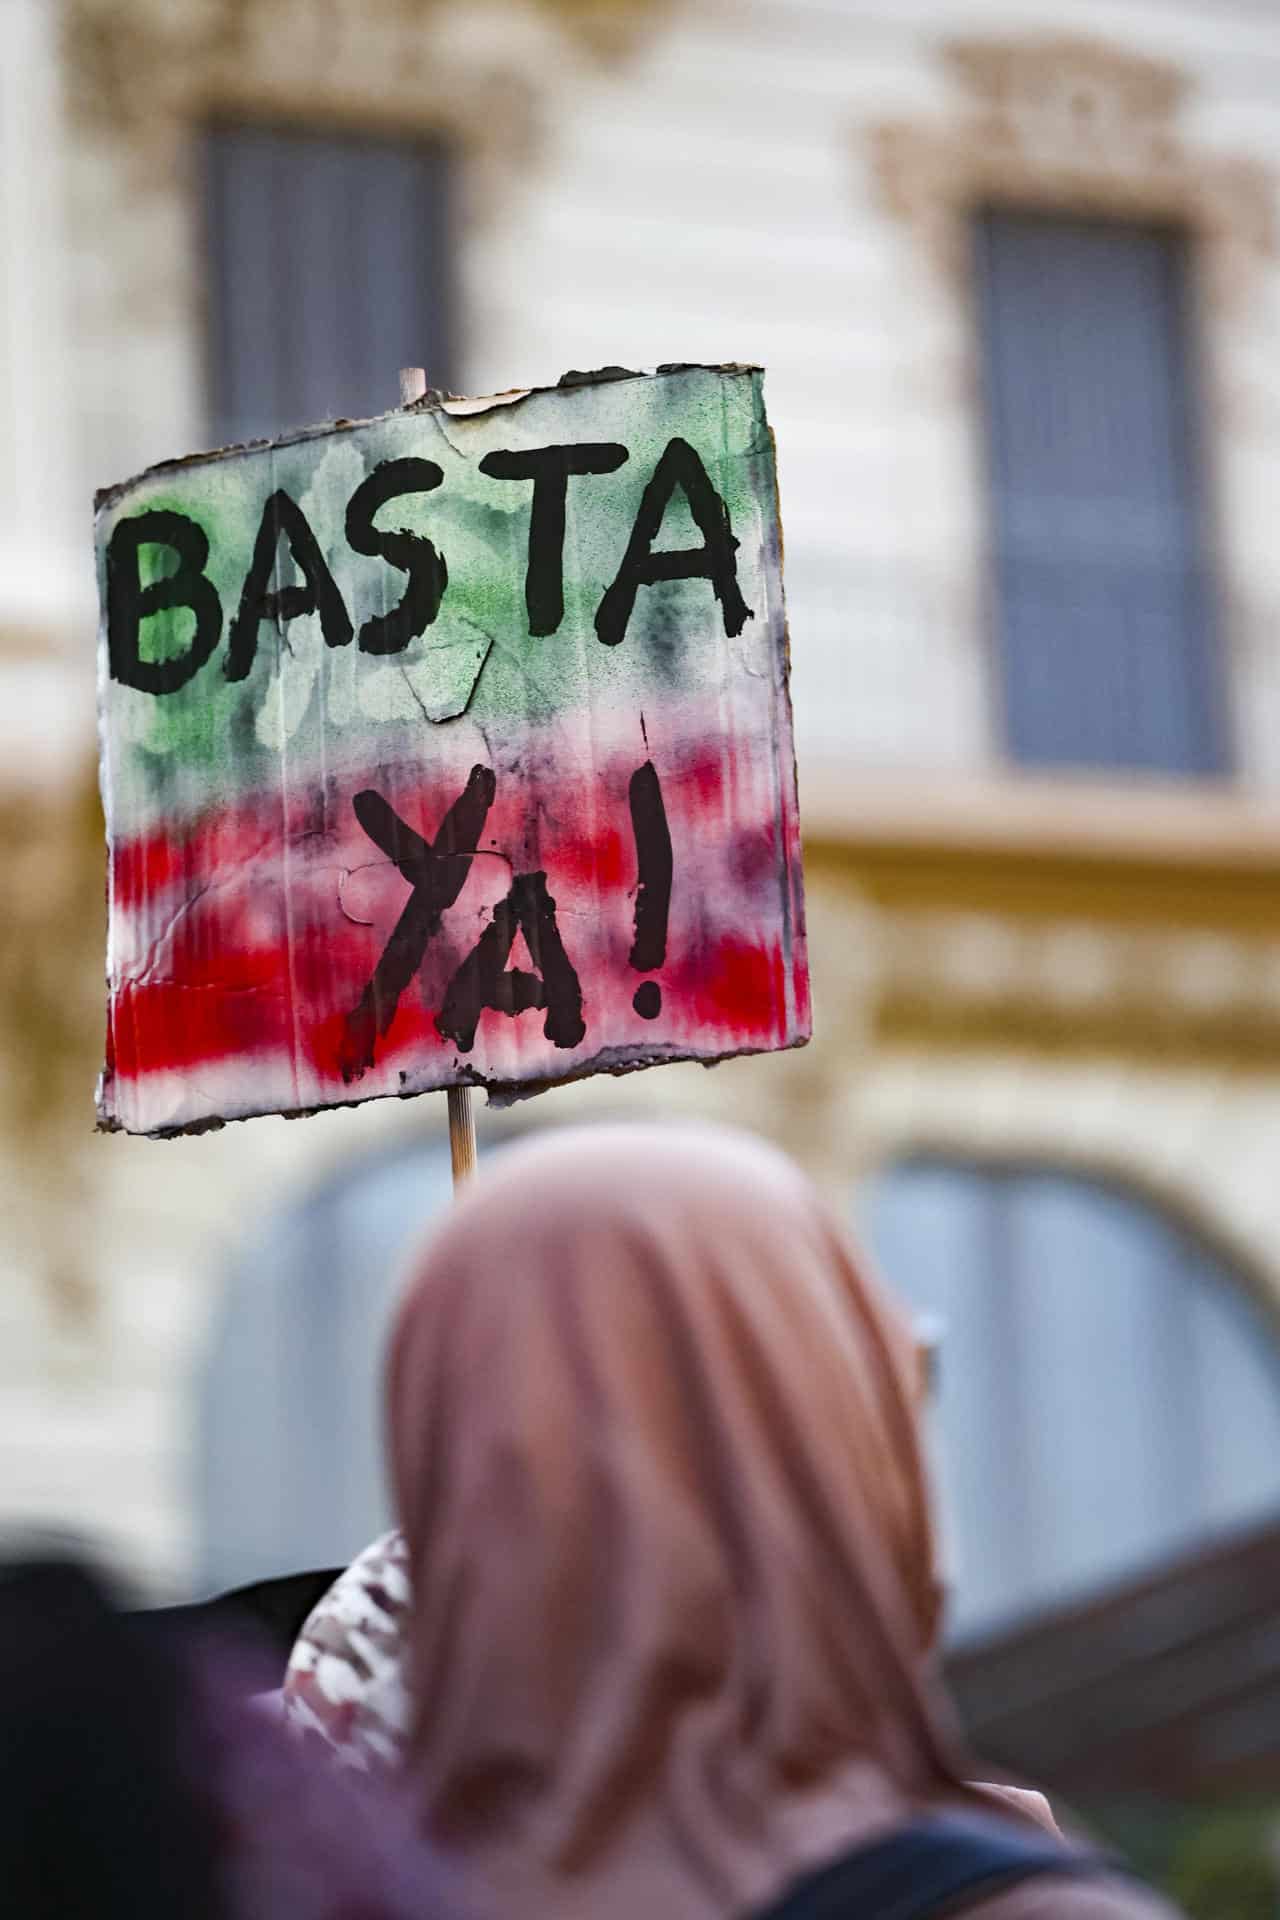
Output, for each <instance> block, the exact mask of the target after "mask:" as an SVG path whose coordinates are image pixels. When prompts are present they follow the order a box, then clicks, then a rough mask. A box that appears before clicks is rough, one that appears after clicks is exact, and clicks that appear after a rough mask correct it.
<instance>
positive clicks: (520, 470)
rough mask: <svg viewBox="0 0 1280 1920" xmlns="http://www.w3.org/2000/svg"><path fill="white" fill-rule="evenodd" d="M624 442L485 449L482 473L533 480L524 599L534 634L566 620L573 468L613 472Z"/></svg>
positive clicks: (624, 454)
mask: <svg viewBox="0 0 1280 1920" xmlns="http://www.w3.org/2000/svg"><path fill="white" fill-rule="evenodd" d="M626 457H627V450H626V448H625V447H620V446H618V445H617V444H616V443H614V442H611V441H608V440H604V441H598V442H595V443H592V442H590V441H584V442H583V443H582V444H581V445H579V446H573V447H531V448H529V449H528V450H527V451H526V452H524V453H486V455H485V456H484V459H483V460H482V461H481V462H480V471H481V473H487V474H489V475H491V477H492V478H493V479H495V480H532V482H533V505H532V506H531V508H530V509H529V567H528V571H527V573H526V574H525V581H524V598H525V605H526V606H527V607H528V609H529V631H530V633H532V634H538V635H542V634H547V633H554V632H555V631H556V629H557V627H558V626H559V625H560V622H561V621H562V620H563V619H564V513H565V501H566V499H567V497H568V492H569V475H570V474H571V473H616V472H617V470H618V468H619V467H620V466H621V465H622V463H623V461H624V460H625V459H626Z"/></svg>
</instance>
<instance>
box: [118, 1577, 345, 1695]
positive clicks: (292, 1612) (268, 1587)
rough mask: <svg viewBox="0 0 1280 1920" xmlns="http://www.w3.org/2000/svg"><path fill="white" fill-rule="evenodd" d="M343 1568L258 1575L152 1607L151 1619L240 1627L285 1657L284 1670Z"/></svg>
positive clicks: (181, 1624)
mask: <svg viewBox="0 0 1280 1920" xmlns="http://www.w3.org/2000/svg"><path fill="white" fill-rule="evenodd" d="M345 1571H346V1569H345V1568H343V1567H326V1568H324V1569H323V1570H322V1571H320V1572H317V1573H293V1574H286V1575H284V1576H283V1577H282V1578H280V1579H276V1580H255V1581H254V1582H253V1584H252V1585H251V1586H247V1587H235V1588H233V1590H232V1591H231V1592H230V1593H220V1594H217V1595H215V1596H214V1598H213V1599H210V1600H196V1601H191V1602H189V1603H188V1604H187V1605H185V1606H176V1607H151V1608H148V1609H147V1613H146V1618H147V1619H149V1620H153V1621H155V1622H157V1623H158V1624H164V1625H170V1626H175V1627H178V1628H181V1629H184V1630H185V1629H187V1628H195V1629H197V1630H199V1629H203V1628H205V1627H212V1628H215V1629H216V1628H219V1627H226V1628H228V1629H230V1630H232V1631H234V1630H235V1629H236V1628H240V1629H241V1630H243V1631H245V1632H251V1633H253V1634H254V1635H255V1636H256V1637H257V1638H258V1639H259V1640H261V1641H263V1642H264V1643H265V1644H266V1646H267V1647H268V1648H270V1649H271V1650H272V1651H273V1652H274V1653H275V1654H276V1655H277V1656H278V1657H279V1660H280V1671H281V1674H282V1675H283V1673H284V1668H285V1664H286V1662H287V1661H288V1658H289V1655H290V1653H291V1652H292V1651H293V1643H294V1641H295V1640H296V1639H297V1637H298V1635H299V1634H300V1633H301V1631H302V1628H303V1626H304V1624H305V1623H306V1619H307V1615H308V1614H309V1613H310V1612H311V1609H312V1608H313V1607H314V1606H316V1605H318V1603H319V1602H320V1601H321V1600H322V1599H323V1598H324V1596H325V1594H326V1593H327V1592H328V1591H329V1588H330V1587H331V1586H332V1585H333V1583H334V1581H335V1580H336V1579H337V1578H338V1575H339V1574H340V1573H343V1572H345Z"/></svg>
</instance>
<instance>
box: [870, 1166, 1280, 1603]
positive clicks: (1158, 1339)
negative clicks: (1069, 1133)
mask: <svg viewBox="0 0 1280 1920" xmlns="http://www.w3.org/2000/svg"><path fill="white" fill-rule="evenodd" d="M867 1224H868V1227H869V1230H870V1239H871V1243H872V1245H873V1247H874V1249H875V1252H876V1255H877V1258H878V1260H879V1263H880V1265H881V1267H882V1269H883V1271H884V1272H885V1274H886V1275H887V1277H888V1279H889V1281H890V1283H891V1285H892V1286H893V1287H894V1288H895V1289H897V1290H898V1291H899V1292H900V1293H901V1294H902V1296H903V1297H904V1299H905V1300H906V1302H907V1303H908V1304H909V1305H910V1306H911V1307H912V1308H913V1309H914V1310H915V1312H916V1313H917V1314H923V1315H927V1316H929V1317H930V1318H931V1319H934V1320H936V1321H937V1322H938V1323H939V1325H940V1346H939V1368H938V1373H939V1389H938V1396H937V1404H936V1409H935V1412H936V1421H937V1431H936V1436H935V1437H936V1442H937V1454H938V1472H939V1480H940V1483H941V1491H942V1500H943V1519H944V1525H945V1533H946V1536H947V1538H948V1539H949V1542H950V1546H951V1552H952V1569H951V1571H952V1575H953V1578H954V1582H955V1601H956V1605H955V1609H954V1615H953V1617H954V1621H955V1625H956V1626H957V1628H958V1629H959V1632H960V1633H961V1635H965V1634H967V1633H970V1632H978V1631H982V1630H986V1629H991V1628H994V1627H995V1626H996V1625H997V1624H1004V1623H1005V1622H1007V1621H1008V1619H1009V1618H1010V1617H1011V1616H1012V1617H1013V1618H1017V1617H1019V1616H1025V1615H1027V1614H1030V1613H1034V1612H1036V1611H1037V1610H1038V1609H1040V1608H1043V1607H1048V1606H1054V1605H1059V1604H1066V1603H1069V1602H1071V1601H1074V1600H1077V1599H1080V1598H1082V1597H1083V1596H1084V1595H1085V1594H1087V1593H1089V1592H1093V1591H1097V1590H1099V1589H1103V1588H1106V1587H1107V1586H1109V1585H1111V1584H1113V1583H1115V1582H1117V1581H1122V1580H1124V1579H1127V1578H1130V1577H1132V1576H1135V1575H1137V1574H1138V1573H1140V1572H1143V1571H1145V1570H1146V1569H1148V1568H1150V1567H1153V1566H1157V1565H1159V1564H1161V1563H1162V1562H1164V1561H1167V1560H1169V1559H1171V1558H1173V1557H1174V1556H1176V1555H1178V1554H1179V1553H1182V1552H1186V1551H1190V1550H1192V1549H1195V1548H1198V1547H1200V1546H1202V1545H1203V1544H1204V1543H1205V1542H1206V1541H1207V1540H1212V1539H1213V1538H1214V1537H1215V1536H1216V1535H1219V1534H1223V1533H1227V1532H1229V1531H1231V1530H1232V1529H1234V1528H1237V1527H1242V1526H1245V1525H1248V1524H1250V1523H1252V1522H1254V1521H1255V1520H1257V1519H1258V1518H1259V1517H1261V1516H1263V1515H1271V1514H1274V1513H1276V1512H1277V1511H1280V1343H1277V1339H1276V1331H1275V1328H1274V1327H1273V1326H1272V1324H1271V1323H1270V1321H1269V1320H1268V1318H1267V1316H1266V1315H1265V1314H1264V1313H1263V1311H1262V1310H1261V1308H1260V1307H1258V1306H1257V1305H1256V1304H1255V1303H1254V1301H1253V1300H1252V1299H1251V1298H1250V1296H1249V1294H1248V1293H1247V1292H1246V1291H1245V1288H1244V1287H1243V1285H1242V1284H1241V1283H1240V1280H1239V1279H1238V1277H1237V1275H1236V1274H1235V1273H1234V1272H1233V1271H1232V1270H1231V1268H1230V1267H1229V1266H1228V1265H1226V1264H1225V1263H1224V1262H1223V1261H1222V1260H1221V1259H1219V1258H1218V1257H1217V1255H1216V1254H1215V1252H1214V1251H1213V1250H1212V1249H1211V1248H1209V1247H1207V1246H1205V1245H1203V1244H1201V1243H1200V1242H1199V1241H1198V1240H1196V1239H1194V1238H1193V1237H1192V1236H1191V1235H1189V1234H1188V1233H1187V1232H1185V1231H1184V1230H1183V1229H1182V1228H1181V1227H1180V1225H1179V1224H1178V1223H1177V1222H1175V1221H1174V1220H1172V1219H1170V1218H1168V1217H1167V1216H1165V1215H1163V1214H1161V1213H1159V1212H1157V1211H1156V1210H1155V1209H1154V1208H1152V1207H1150V1206H1148V1205H1146V1204H1145V1202H1144V1201H1143V1200H1142V1199H1141V1198H1140V1197H1139V1196H1138V1195H1136V1194H1131V1193H1127V1192H1124V1191H1123V1190H1120V1189H1118V1188H1113V1187H1108V1186H1103V1185H1100V1184H1098V1183H1097V1182H1095V1181H1092V1180H1087V1179H1082V1178H1080V1177H1078V1176H1076V1175H1074V1174H1071V1173H1066V1172H1060V1171H1056V1170H1053V1169H1050V1168H1043V1169H1038V1168H1034V1167H1017V1166H1010V1167H1004V1168H983V1167H977V1166H967V1165H965V1164H964V1163H963V1162H947V1161H944V1160H923V1159H922V1160H914V1161H907V1162H904V1163H902V1164H901V1165H899V1166H897V1167H894V1168H892V1169H890V1170H889V1171H888V1172H887V1173H886V1174H885V1175H883V1176H882V1177H881V1179H880V1180H879V1181H878V1182H877V1184H876V1187H875V1189H874V1192H873V1194H872V1196H871V1207H870V1213H869V1216H868V1221H867Z"/></svg>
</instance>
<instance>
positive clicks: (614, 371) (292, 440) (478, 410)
mask: <svg viewBox="0 0 1280 1920" xmlns="http://www.w3.org/2000/svg"><path fill="white" fill-rule="evenodd" d="M763 372H764V368H763V367H762V366H759V365H757V364H756V363H754V362H752V361H749V360H724V361H720V362H718V363H713V362H710V361H699V360H664V361H663V362H662V363H661V365H660V366H656V367H597V368H595V369H594V370H593V371H591V372H587V373H583V372H579V371H577V370H576V369H571V370H570V371H569V372H568V373H562V374H561V376H560V378H559V379H558V380H557V381H555V382H554V383H553V384H552V385H550V386H542V387H509V388H507V389H506V390H505V391H504V392H502V393H490V394H485V395H482V396H478V397H476V398H474V399H470V398H468V397H467V396H466V395H464V394H454V393H445V392H443V391H437V390H436V389H435V388H432V387H428V389H427V391H426V392H425V393H424V394H423V395H421V397H420V398H419V399H417V400H410V401H409V402H408V403H407V404H406V405H405V406H402V407H388V409H387V411H386V412H385V413H373V414H369V415H368V416H367V418H364V419H355V420H348V419H345V418H339V419H337V420H325V421H321V422H320V423H319V424H317V425H316V426H311V427H299V428H298V429H297V430H296V431H294V432H292V433H282V434H278V435H276V436H275V437H274V438H271V439H265V440H240V441H233V442H232V443H231V444H230V445H229V446H225V447H212V448H209V449H207V450H205V451H203V452H201V453H184V454H179V455H178V456H177V457H176V458H173V459H169V460H157V461H156V462H155V463H154V464H153V465H152V466H149V467H144V468H143V469H142V471H141V472H140V473H135V474H133V475H132V476H131V477H130V478H129V479H128V480H117V481H115V482H113V483H112V484H111V485H110V486H106V487H99V488H98V490H97V491H96V492H95V494H94V496H93V510H94V513H95V514H99V513H101V512H102V511H103V510H104V509H105V508H107V507H113V506H115V504H116V502H117V501H118V500H122V499H124V497H125V495H126V494H129V493H132V491H133V489H134V488H135V487H139V486H141V485H142V483H143V482H144V481H145V480H155V479H159V478H160V476H161V475H162V474H166V473H181V472H183V471H184V470H185V469H186V468H187V467H198V466H203V465H205V464H206V463H208V462H210V461H214V460H229V459H231V458H232V457H233V456H234V455H236V454H240V453H257V452H260V451H261V450H262V449H263V448H266V447H296V446H301V445H303V444H305V443H306V442H307V441H308V440H321V439H323V438H324V436H325V435H326V434H329V433H342V432H346V431H347V430H348V429H350V428H353V427H367V426H371V425H373V424H374V422H376V421H379V420H393V419H395V418H397V417H398V416H399V415H401V414H406V413H443V414H447V415H448V416H449V417H450V418H451V419H478V418H480V417H481V416H482V415H484V414H486V413H492V412H495V411H496V410H497V409H498V408H500V407H518V406H519V405H520V403H521V402H522V401H524V400H529V399H532V398H534V397H535V396H536V395H539V394H544V393H562V392H565V391H566V390H571V389H573V388H576V387H602V386H608V385H610V384H611V383H613V382H616V381H620V380H660V379H665V378H667V377H670V376H675V375H679V374H684V373H730V374H733V373H763Z"/></svg>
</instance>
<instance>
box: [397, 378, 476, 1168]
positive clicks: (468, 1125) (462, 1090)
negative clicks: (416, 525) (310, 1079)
mask: <svg viewBox="0 0 1280 1920" xmlns="http://www.w3.org/2000/svg"><path fill="white" fill-rule="evenodd" d="M426 390H427V372H426V368H425V367H401V369H400V404H401V406H402V407H407V406H408V405H409V404H410V402H411V401H414V400H421V398H422V396H423V394H424V393H425V392H426ZM448 1100H449V1152H450V1154H451V1155H452V1158H453V1186H454V1191H455V1193H456V1191H457V1190H458V1188H459V1187H460V1186H461V1185H462V1183H463V1181H464V1180H469V1179H470V1178H471V1176H472V1174H473V1173H474V1172H475V1170H476V1122H475V1115H474V1114H473V1113H472V1111H471V1089H470V1087H450V1088H449V1091H448Z"/></svg>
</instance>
